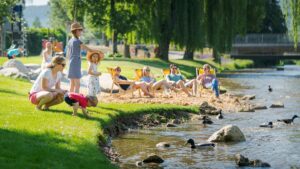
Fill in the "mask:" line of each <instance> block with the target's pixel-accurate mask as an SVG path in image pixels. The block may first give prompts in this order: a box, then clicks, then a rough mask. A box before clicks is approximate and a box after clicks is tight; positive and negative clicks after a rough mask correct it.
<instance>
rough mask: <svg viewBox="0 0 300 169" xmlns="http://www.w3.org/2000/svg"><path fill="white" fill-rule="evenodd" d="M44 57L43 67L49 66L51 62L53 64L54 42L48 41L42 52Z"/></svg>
mask: <svg viewBox="0 0 300 169" xmlns="http://www.w3.org/2000/svg"><path fill="white" fill-rule="evenodd" d="M42 57H43V61H42V65H41V68H42V69H46V68H47V66H48V65H49V64H51V60H52V43H51V42H47V43H46V48H45V49H44V50H43V52H42Z"/></svg>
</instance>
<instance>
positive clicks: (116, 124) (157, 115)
mask: <svg viewBox="0 0 300 169" xmlns="http://www.w3.org/2000/svg"><path fill="white" fill-rule="evenodd" d="M146 111H147V110H145V112H139V113H135V114H131V115H126V116H119V117H116V118H114V119H112V120H111V122H110V124H108V125H107V126H106V127H103V128H102V129H103V135H101V136H99V147H100V150H101V151H102V152H103V153H104V154H105V155H106V157H107V158H108V159H109V160H110V161H111V162H112V164H114V165H118V162H119V158H118V157H119V156H120V154H119V153H118V152H116V151H115V150H114V147H113V146H111V139H112V138H116V137H120V136H122V135H123V134H126V133H128V132H130V130H131V129H149V128H153V127H158V126H165V127H167V124H173V125H178V124H182V123H184V122H186V121H188V120H191V119H192V117H193V116H196V115H199V114H200V112H199V111H198V110H197V109H190V110H179V109H178V110H176V109H173V110H171V111H170V110H164V109H161V110H160V111H159V112H154V113H153V112H151V113H147V112H146Z"/></svg>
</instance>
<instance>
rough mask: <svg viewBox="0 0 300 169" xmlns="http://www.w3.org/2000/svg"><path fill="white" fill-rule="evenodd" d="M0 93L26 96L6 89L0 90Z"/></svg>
mask: <svg viewBox="0 0 300 169" xmlns="http://www.w3.org/2000/svg"><path fill="white" fill-rule="evenodd" d="M0 93H6V94H10V95H18V96H26V94H22V93H19V92H16V91H13V90H7V89H0Z"/></svg>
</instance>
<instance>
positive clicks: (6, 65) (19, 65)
mask: <svg viewBox="0 0 300 169" xmlns="http://www.w3.org/2000/svg"><path fill="white" fill-rule="evenodd" d="M3 68H16V69H18V70H19V72H21V73H24V74H27V73H28V72H29V70H28V69H27V68H26V67H25V66H24V64H23V63H22V62H21V61H19V60H15V59H10V60H9V61H7V62H5V63H4V64H3Z"/></svg>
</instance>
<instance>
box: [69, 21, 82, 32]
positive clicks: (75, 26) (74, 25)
mask: <svg viewBox="0 0 300 169" xmlns="http://www.w3.org/2000/svg"><path fill="white" fill-rule="evenodd" d="M74 30H83V28H82V26H81V25H80V24H79V23H78V22H74V23H72V25H71V31H74Z"/></svg>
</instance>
